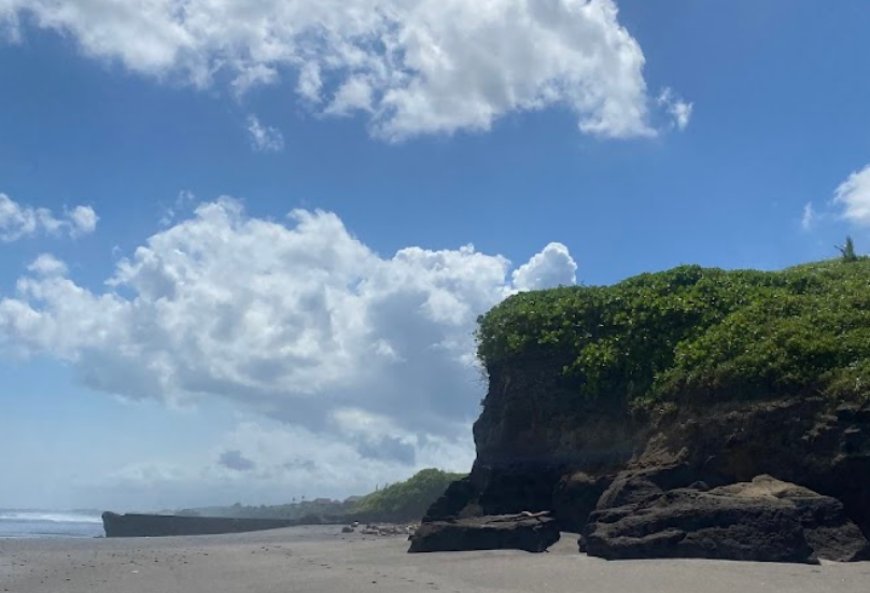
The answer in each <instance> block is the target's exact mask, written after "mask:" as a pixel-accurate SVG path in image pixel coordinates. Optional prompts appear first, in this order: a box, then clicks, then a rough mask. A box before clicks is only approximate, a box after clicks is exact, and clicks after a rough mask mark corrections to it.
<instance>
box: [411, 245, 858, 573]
mask: <svg viewBox="0 0 870 593" xmlns="http://www.w3.org/2000/svg"><path fill="white" fill-rule="evenodd" d="M479 355H480V358H481V361H482V363H483V364H484V366H485V367H486V371H487V373H488V376H489V390H488V393H487V395H486V398H485V399H484V402H483V411H482V413H481V416H480V418H479V419H478V421H477V422H476V423H475V425H474V438H475V443H476V446H477V459H476V461H475V464H474V467H473V470H472V472H471V474H470V475H469V476H468V477H467V478H465V479H463V480H460V481H458V482H454V483H453V484H451V486H450V487H449V488H448V489H447V491H446V493H445V494H444V496H442V497H441V498H440V499H439V500H438V501H437V502H436V503H435V504H434V505H432V507H431V508H430V509H429V511H428V512H427V513H426V516H425V517H424V519H423V521H424V525H423V527H422V528H421V530H420V531H418V535H417V536H416V537H417V538H418V539H417V541H415V542H414V544H413V545H412V547H415V548H416V549H417V550H421V549H426V548H427V545H429V544H427V541H426V539H425V537H423V536H425V534H426V533H427V530H426V524H428V523H445V522H452V523H453V524H454V525H457V524H458V525H462V524H468V525H469V526H470V527H471V528H473V526H474V524H477V523H481V522H485V519H482V518H484V517H487V516H491V515H505V514H514V513H520V512H523V511H530V512H539V511H547V512H550V513H552V515H553V517H554V518H555V520H556V521H557V522H558V525H559V527H561V529H563V530H566V531H574V532H577V533H580V534H581V535H582V537H581V547H583V548H584V549H585V550H586V551H588V553H590V554H593V555H600V556H603V557H606V558H628V557H631V558H640V557H707V558H729V559H743V560H752V559H755V560H781V561H795V562H814V561H816V560H817V559H831V560H842V561H846V560H860V559H867V558H868V549H870V546H868V543H867V539H866V537H867V535H870V261H867V260H859V261H855V262H850V263H843V262H839V261H837V262H833V261H832V262H822V263H818V264H810V265H806V266H800V267H797V268H792V269H788V270H785V271H782V272H756V271H737V272H726V271H722V270H717V269H703V268H699V267H695V266H684V267H680V268H676V269H674V270H670V271H667V272H663V273H658V274H645V275H642V276H639V277H636V278H631V279H629V280H626V281H624V282H622V283H620V284H617V285H614V286H611V287H571V288H559V289H555V290H549V291H541V292H529V293H523V294H519V295H516V296H514V297H511V298H510V299H508V300H507V301H505V302H504V303H502V304H501V305H499V306H497V307H496V308H495V309H493V310H492V311H490V312H489V313H488V314H487V315H485V316H483V317H482V318H481V320H480V330H479ZM472 539H473V538H472ZM469 541H471V539H470V540H469ZM432 546H434V544H432ZM455 547H457V548H459V547H461V546H459V545H457V546H455Z"/></svg>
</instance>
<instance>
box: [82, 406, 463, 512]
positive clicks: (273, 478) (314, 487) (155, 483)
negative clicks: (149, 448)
mask: <svg viewBox="0 0 870 593" xmlns="http://www.w3.org/2000/svg"><path fill="white" fill-rule="evenodd" d="M469 433H470V427H469ZM469 441H470V438H469V439H467V440H455V439H445V438H441V437H437V436H427V435H415V434H404V433H403V434H402V435H401V436H400V437H399V439H394V440H392V441H391V440H389V439H386V440H385V441H383V442H384V443H386V445H385V446H386V447H390V446H392V447H394V448H402V447H403V446H406V447H410V448H412V449H413V450H414V451H415V452H416V458H415V460H414V462H413V463H412V464H408V463H406V461H405V460H403V459H401V458H396V457H395V456H390V455H383V454H379V453H382V452H381V451H378V450H372V449H366V448H365V447H360V446H358V443H357V442H356V441H354V440H353V438H350V439H348V438H340V437H339V438H337V437H336V435H335V434H329V433H322V432H313V431H311V430H308V429H306V428H304V427H300V426H288V425H286V424H278V423H276V422H274V421H269V420H264V419H261V420H256V421H254V420H246V421H243V422H241V423H240V424H239V425H238V426H237V427H236V428H235V429H234V430H232V431H231V432H229V433H227V434H224V435H223V436H222V437H221V439H220V442H219V443H217V444H216V445H215V446H214V447H212V448H211V450H208V451H203V452H199V453H197V454H194V455H188V454H185V455H184V456H183V458H182V459H177V460H172V461H166V460H162V461H161V460H149V461H140V462H135V463H130V464H127V465H125V466H122V467H120V468H118V469H116V470H114V471H112V472H110V474H109V475H108V476H100V477H97V478H96V479H92V480H90V484H89V486H90V488H89V490H90V492H88V493H87V496H86V497H83V499H84V500H95V499H96V500H106V499H109V500H117V501H118V502H117V503H115V504H118V505H121V508H124V509H129V508H130V506H131V505H139V506H140V507H141V508H144V509H149V508H151V509H154V510H157V509H160V508H173V507H174V508H178V507H180V506H185V505H189V506H194V505H202V504H232V503H233V502H235V501H245V502H248V503H255V504H262V503H272V504H278V503H286V502H288V501H289V500H290V499H291V498H294V497H296V498H299V497H301V496H307V497H309V498H314V497H321V496H325V497H332V498H344V497H347V496H349V495H352V494H365V493H367V492H370V491H371V490H373V489H374V488H375V486H376V485H378V484H380V485H384V484H386V483H388V482H395V481H397V480H402V479H406V478H407V477H408V476H409V475H411V473H413V472H414V471H417V470H419V469H423V468H425V467H440V468H443V469H447V470H452V471H468V469H469V468H470V467H471V464H472V462H473V461H474V449H473V447H471V446H470V442H469ZM383 447H384V445H381V448H383ZM372 453H374V454H372ZM79 488H81V486H79ZM156 500H159V501H162V502H160V503H157V506H155V501H156Z"/></svg>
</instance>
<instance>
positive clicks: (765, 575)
mask: <svg viewBox="0 0 870 593" xmlns="http://www.w3.org/2000/svg"><path fill="white" fill-rule="evenodd" d="M339 531H340V530H339V528H337V527H293V528H289V529H280V530H275V531H269V532H260V533H251V534H235V535H226V536H202V537H178V538H153V539H92V540H0V592H14V593H37V592H38V593H140V592H142V593H145V592H148V593H151V592H154V593H173V592H179V593H248V592H250V593H279V592H280V593H300V592H309V591H310V592H318V593H340V592H344V591H349V592H350V591H352V592H355V593H356V592H360V593H365V592H367V591H373V592H374V591H378V592H402V593H408V592H415V591H443V592H448V593H477V592H480V593H483V592H496V591H517V592H519V591H522V592H524V593H528V592H531V593H551V592H552V593H556V592H560V591H565V592H568V591H570V592H571V593H583V592H590V593H593V592H594V593H626V592H634V591H637V592H649V593H655V592H659V591H660V592H662V593H680V592H686V593H689V592H691V593H719V592H722V593H726V592H727V593H734V592H750V591H763V592H779V591H782V592H788V593H801V592H813V593H818V592H823V591H832V592H842V593H846V592H850V593H851V592H854V593H868V591H870V563H866V562H865V563H857V564H827V563H826V564H823V565H821V566H807V565H795V564H760V563H758V564H754V563H743V562H716V561H708V560H644V561H619V562H607V561H605V560H600V559H597V558H589V557H587V556H585V555H581V554H578V553H577V551H576V550H577V548H576V536H572V535H570V534H565V535H564V537H563V538H562V541H561V542H559V543H558V544H557V545H556V546H554V547H553V548H551V550H550V552H548V553H545V554H527V553H525V552H514V551H492V552H462V553H442V554H406V553H405V550H406V549H407V542H406V541H405V539H404V538H403V537H398V536H391V537H383V538H377V537H372V536H368V537H366V536H362V535H360V534H350V535H345V534H341V533H339Z"/></svg>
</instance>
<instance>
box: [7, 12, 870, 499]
mask: <svg viewBox="0 0 870 593" xmlns="http://www.w3.org/2000/svg"><path fill="white" fill-rule="evenodd" d="M868 29H870V7H868V6H867V4H866V2H864V0H842V1H838V2H835V3H828V4H825V5H824V7H822V6H821V5H820V4H819V3H818V2H815V1H810V0H769V1H767V2H763V3H759V2H757V1H756V0H732V1H731V2H727V3H725V2H718V1H714V0H669V1H667V2H649V1H648V0H486V1H481V0H474V1H472V0H289V1H288V0H261V1H259V2H256V3H237V2H231V1H230V0H97V1H94V0H88V1H86V0H66V1H57V0H0V377H2V381H0V451H3V454H2V455H0V508H3V507H18V508H56V509H64V508H99V509H109V508H110V509H113V510H120V511H124V510H157V509H167V508H179V507H185V506H197V505H209V504H232V503H234V502H236V501H239V502H242V503H246V504H274V503H281V502H286V501H289V500H291V499H293V498H298V497H302V496H307V497H317V496H329V497H344V496H348V495H351V494H360V493H364V492H367V491H369V490H372V489H373V488H375V487H376V486H377V485H382V484H384V483H387V482H393V481H396V480H399V479H403V478H405V477H408V476H409V475H411V474H412V473H413V472H414V471H416V470H418V469H421V468H424V467H430V466H437V467H442V468H445V469H450V470H456V471H467V470H468V469H469V468H470V466H471V463H472V462H473V459H474V445H473V442H472V438H471V424H472V423H473V422H474V420H475V418H476V417H477V415H478V414H479V412H480V400H481V398H482V397H483V395H484V394H485V391H486V376H485V373H484V372H483V371H482V369H481V368H480V367H479V365H478V364H477V362H476V359H475V343H474V328H475V320H476V318H477V316H478V315H480V314H481V313H484V312H485V311H487V310H488V309H489V308H490V307H492V306H494V305H496V304H497V303H499V302H500V301H501V300H503V299H505V298H507V297H508V296H510V295H511V294H515V293H517V292H520V291H525V290H534V289H541V288H548V287H552V286H558V285H570V284H574V283H582V284H585V285H601V284H611V283H614V282H618V281H620V280H621V279H624V278H626V277H629V276H632V275H635V274H639V273H643V272H649V271H656V270H662V269H667V268H669V267H673V266H675V265H679V264H683V263H698V264H701V265H705V266H716V267H723V268H746V267H753V268H761V269H779V268H783V267H787V266H790V265H794V264H798V263H802V262H806V261H811V260H818V259H824V258H829V257H833V256H835V255H836V250H835V245H840V244H842V243H843V241H844V239H845V237H846V236H847V235H851V236H852V237H853V238H854V240H855V244H856V248H857V251H858V252H867V250H868V245H870V232H868V227H870V133H868V132H870V110H868V109H867V105H868V104H870V76H868V71H870V53H868V52H867V51H866V31H867V30H868Z"/></svg>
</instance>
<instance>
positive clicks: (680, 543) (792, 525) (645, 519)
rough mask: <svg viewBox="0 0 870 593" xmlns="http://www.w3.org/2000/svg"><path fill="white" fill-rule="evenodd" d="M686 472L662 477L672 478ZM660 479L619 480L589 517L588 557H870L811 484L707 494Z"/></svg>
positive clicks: (765, 483) (735, 487) (759, 485)
mask: <svg viewBox="0 0 870 593" xmlns="http://www.w3.org/2000/svg"><path fill="white" fill-rule="evenodd" d="M679 471H680V470H679V469H677V468H674V471H672V472H670V473H668V472H663V475H665V476H670V477H671V478H673V477H674V476H678V475H679ZM656 479H658V480H660V481H661V480H662V474H656V473H655V472H647V473H646V474H643V473H640V474H638V473H634V474H631V475H628V476H619V477H617V479H616V480H615V481H614V486H612V487H611V489H610V490H609V491H608V493H606V495H605V496H603V497H602V502H601V503H600V504H599V507H598V510H596V511H595V512H593V513H592V515H591V516H590V519H589V521H590V522H589V525H588V527H587V531H586V533H585V534H584V537H583V543H582V548H583V549H584V550H585V551H586V552H587V553H588V554H590V555H593V556H601V557H603V558H608V559H626V558H677V557H680V558H715V559H727V560H755V561H768V562H816V561H817V560H818V559H826V560H837V561H854V560H863V559H870V543H868V541H867V539H866V538H865V537H864V535H863V534H862V533H861V530H860V529H858V527H857V526H856V525H855V524H854V523H853V522H852V521H850V520H849V518H848V517H847V515H846V513H845V511H844V508H843V505H842V504H841V503H840V502H839V501H837V500H835V499H833V498H831V497H828V496H823V495H820V494H818V493H816V492H813V491H812V490H809V489H807V488H803V487H800V486H796V485H794V484H790V483H786V482H782V481H780V480H777V479H775V478H771V477H770V476H758V477H756V478H755V479H754V480H753V481H752V482H748V483H746V482H744V483H738V484H732V485H728V486H722V487H718V488H714V489H712V490H709V491H707V492H704V491H701V490H695V489H691V488H677V489H675V490H669V491H663V490H662V488H661V487H660V486H659V485H657V484H656ZM665 481H666V479H665ZM656 491H657V492H656ZM607 495H609V496H607ZM609 505H619V506H609Z"/></svg>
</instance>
